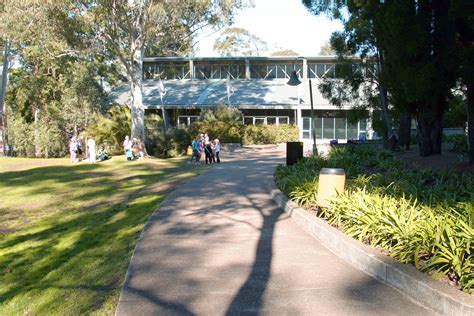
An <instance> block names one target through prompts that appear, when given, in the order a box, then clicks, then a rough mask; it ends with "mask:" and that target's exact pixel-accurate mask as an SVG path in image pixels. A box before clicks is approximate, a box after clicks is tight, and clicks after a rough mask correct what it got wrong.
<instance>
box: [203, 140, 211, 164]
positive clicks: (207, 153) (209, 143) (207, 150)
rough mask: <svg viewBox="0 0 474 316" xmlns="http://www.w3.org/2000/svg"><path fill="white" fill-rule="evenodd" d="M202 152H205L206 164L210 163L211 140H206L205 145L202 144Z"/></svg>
mask: <svg viewBox="0 0 474 316" xmlns="http://www.w3.org/2000/svg"><path fill="white" fill-rule="evenodd" d="M204 153H205V154H206V165H207V164H209V165H210V164H212V146H211V142H209V141H208V142H207V143H206V144H205V145H204Z"/></svg>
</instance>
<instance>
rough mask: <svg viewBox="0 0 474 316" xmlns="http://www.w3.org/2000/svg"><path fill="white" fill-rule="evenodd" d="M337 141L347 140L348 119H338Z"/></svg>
mask: <svg viewBox="0 0 474 316" xmlns="http://www.w3.org/2000/svg"><path fill="white" fill-rule="evenodd" d="M335 123H336V139H346V118H345V117H336V121H335Z"/></svg>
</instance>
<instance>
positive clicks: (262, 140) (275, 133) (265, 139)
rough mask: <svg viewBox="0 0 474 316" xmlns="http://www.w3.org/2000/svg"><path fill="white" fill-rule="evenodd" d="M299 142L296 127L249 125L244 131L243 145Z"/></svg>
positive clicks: (285, 125) (286, 125)
mask: <svg viewBox="0 0 474 316" xmlns="http://www.w3.org/2000/svg"><path fill="white" fill-rule="evenodd" d="M291 141H298V127H297V126H295V125H288V124H281V125H247V126H245V127H244V129H243V137H242V144H244V145H254V144H277V143H284V142H291Z"/></svg>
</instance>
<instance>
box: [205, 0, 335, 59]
mask: <svg viewBox="0 0 474 316" xmlns="http://www.w3.org/2000/svg"><path fill="white" fill-rule="evenodd" d="M253 2H254V4H255V6H254V7H252V8H247V9H243V10H240V11H238V12H237V14H236V16H235V18H234V24H233V25H232V26H233V27H241V28H244V29H246V30H248V31H249V32H250V33H251V34H253V35H256V36H258V37H259V38H261V39H262V40H264V41H266V42H267V43H268V46H269V47H271V48H273V49H272V51H275V50H285V49H292V50H294V51H295V52H297V53H298V54H299V55H301V56H317V55H319V50H320V47H321V45H322V44H324V43H325V42H327V41H329V38H330V36H331V33H332V32H334V31H337V30H342V24H341V23H340V22H339V21H335V20H333V21H331V20H330V19H329V18H327V17H325V16H314V15H312V14H311V13H309V11H308V10H306V8H305V7H304V6H303V4H302V3H301V0H253ZM220 33H221V32H217V33H213V32H212V31H209V30H206V31H205V32H203V33H202V34H200V36H198V38H197V39H198V42H197V44H196V47H197V53H196V56H197V57H214V56H218V54H217V53H216V52H215V51H214V49H213V46H214V42H215V40H216V38H218V36H219V34H220Z"/></svg>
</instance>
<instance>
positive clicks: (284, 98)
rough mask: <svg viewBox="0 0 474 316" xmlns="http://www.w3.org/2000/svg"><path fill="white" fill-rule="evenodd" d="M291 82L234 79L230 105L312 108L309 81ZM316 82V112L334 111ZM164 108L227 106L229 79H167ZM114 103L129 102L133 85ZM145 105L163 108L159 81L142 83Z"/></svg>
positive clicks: (124, 87)
mask: <svg viewBox="0 0 474 316" xmlns="http://www.w3.org/2000/svg"><path fill="white" fill-rule="evenodd" d="M287 81H288V79H274V80H255V79H253V80H245V79H237V80H231V86H232V90H233V91H234V93H233V94H232V96H231V97H230V103H231V104H232V105H235V106H237V107H239V108H242V109H259V108H262V109H294V108H296V106H297V105H298V104H299V105H300V108H308V109H309V108H310V98H309V85H308V81H307V80H303V83H302V84H300V85H299V86H289V85H287V84H286V83H287ZM317 83H318V80H317V79H312V84H313V89H312V90H313V104H314V107H315V109H335V107H334V106H332V105H330V104H329V102H328V100H326V99H324V98H323V96H322V95H321V92H320V91H319V90H318V88H317ZM163 84H164V86H165V91H166V93H165V95H164V96H163V105H164V106H165V108H203V107H212V106H216V105H220V104H228V100H227V85H226V80H222V79H209V80H189V79H184V80H166V81H163ZM112 102H116V103H120V104H129V103H130V86H129V85H128V84H124V85H122V86H120V87H118V88H117V89H115V90H114V91H113V93H112ZM143 105H144V107H145V108H148V109H153V108H159V107H161V105H162V104H161V99H160V92H159V88H158V81H157V80H144V81H143Z"/></svg>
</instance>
